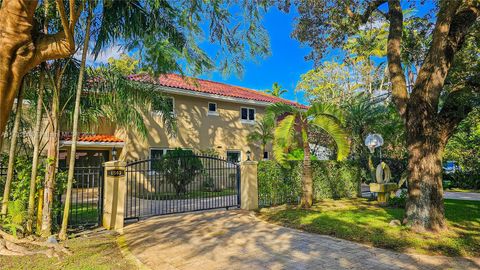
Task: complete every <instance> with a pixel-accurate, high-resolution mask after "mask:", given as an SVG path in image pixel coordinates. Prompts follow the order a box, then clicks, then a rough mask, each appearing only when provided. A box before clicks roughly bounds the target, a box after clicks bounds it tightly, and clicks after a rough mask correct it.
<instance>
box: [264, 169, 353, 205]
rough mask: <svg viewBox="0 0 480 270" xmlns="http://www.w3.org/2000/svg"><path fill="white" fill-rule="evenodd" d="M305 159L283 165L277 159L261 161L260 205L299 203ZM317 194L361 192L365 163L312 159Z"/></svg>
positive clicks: (340, 195)
mask: <svg viewBox="0 0 480 270" xmlns="http://www.w3.org/2000/svg"><path fill="white" fill-rule="evenodd" d="M302 164H303V162H302V161H290V162H288V166H286V167H283V166H281V165H280V164H278V163H277V162H275V161H261V162H259V164H258V193H259V204H260V206H270V205H278V204H284V203H287V204H296V203H298V202H299V200H300V196H301V181H302V171H303V166H302ZM312 171H313V196H314V200H315V201H319V200H322V199H339V198H354V197H357V196H358V195H359V192H360V179H361V177H362V169H361V167H360V166H359V165H358V164H357V163H355V162H351V161H342V162H338V161H330V160H328V161H323V160H322V161H312Z"/></svg>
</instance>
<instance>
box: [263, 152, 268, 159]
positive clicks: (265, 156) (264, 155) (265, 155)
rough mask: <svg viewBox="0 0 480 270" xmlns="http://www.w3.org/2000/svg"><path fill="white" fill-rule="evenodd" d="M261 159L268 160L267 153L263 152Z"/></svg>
mask: <svg viewBox="0 0 480 270" xmlns="http://www.w3.org/2000/svg"><path fill="white" fill-rule="evenodd" d="M263 159H268V152H267V151H265V152H263Z"/></svg>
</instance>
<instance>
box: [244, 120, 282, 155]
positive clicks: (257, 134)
mask: <svg viewBox="0 0 480 270" xmlns="http://www.w3.org/2000/svg"><path fill="white" fill-rule="evenodd" d="M274 127H275V119H274V116H273V114H268V113H267V114H266V115H265V116H264V117H263V118H262V120H260V121H259V122H257V124H256V126H255V131H253V132H252V133H250V134H248V137H247V140H248V141H249V142H261V144H262V151H263V153H265V150H266V147H267V144H268V143H269V142H270V141H272V140H273V129H274Z"/></svg>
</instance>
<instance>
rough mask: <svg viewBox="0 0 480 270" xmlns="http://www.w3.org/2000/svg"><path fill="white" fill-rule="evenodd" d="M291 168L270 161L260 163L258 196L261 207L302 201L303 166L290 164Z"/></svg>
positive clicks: (298, 163) (295, 163) (296, 163)
mask: <svg viewBox="0 0 480 270" xmlns="http://www.w3.org/2000/svg"><path fill="white" fill-rule="evenodd" d="M288 163H289V165H290V166H289V167H288V168H287V167H285V166H282V165H280V164H279V163H278V162H275V161H272V160H268V161H260V162H259V163H258V195H259V205H260V206H270V205H278V204H284V203H288V204H296V203H298V202H299V201H300V195H301V192H302V190H301V179H302V171H303V169H302V166H301V164H302V163H300V162H288Z"/></svg>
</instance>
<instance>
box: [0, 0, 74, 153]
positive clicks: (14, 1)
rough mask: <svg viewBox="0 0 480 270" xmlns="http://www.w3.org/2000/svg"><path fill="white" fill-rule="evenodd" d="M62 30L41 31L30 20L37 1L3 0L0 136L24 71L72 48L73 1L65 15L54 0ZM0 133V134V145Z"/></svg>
mask: <svg viewBox="0 0 480 270" xmlns="http://www.w3.org/2000/svg"><path fill="white" fill-rule="evenodd" d="M56 3H57V8H58V12H59V14H60V19H61V24H62V29H60V30H59V31H58V32H57V33H54V34H44V33H41V32H40V31H39V29H38V27H36V22H35V20H34V17H35V11H36V10H37V5H38V1H35V0H3V2H2V5H1V7H0V48H1V49H0V105H1V106H0V135H3V133H4V131H5V125H6V123H7V119H8V116H9V114H10V111H11V110H12V105H13V100H14V99H15V97H16V96H17V93H18V90H19V88H20V85H21V82H22V79H23V77H24V76H25V74H27V72H29V71H30V70H31V69H33V68H34V67H36V66H37V65H39V64H40V63H42V62H44V61H47V60H52V59H59V58H64V57H67V56H70V55H72V54H73V53H74V50H75V41H74V28H75V24H76V21H77V19H78V16H79V11H80V10H79V9H77V8H76V5H75V0H70V3H69V8H68V11H69V15H67V9H66V8H65V5H64V3H63V0H57V1H56ZM2 138H3V136H0V146H1V145H2V142H3V140H2Z"/></svg>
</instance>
